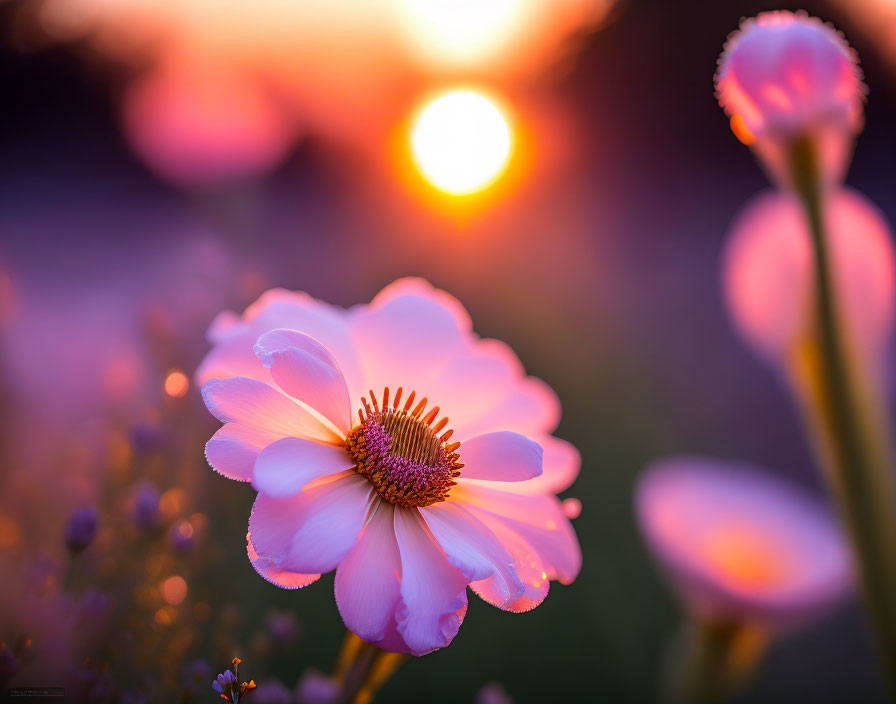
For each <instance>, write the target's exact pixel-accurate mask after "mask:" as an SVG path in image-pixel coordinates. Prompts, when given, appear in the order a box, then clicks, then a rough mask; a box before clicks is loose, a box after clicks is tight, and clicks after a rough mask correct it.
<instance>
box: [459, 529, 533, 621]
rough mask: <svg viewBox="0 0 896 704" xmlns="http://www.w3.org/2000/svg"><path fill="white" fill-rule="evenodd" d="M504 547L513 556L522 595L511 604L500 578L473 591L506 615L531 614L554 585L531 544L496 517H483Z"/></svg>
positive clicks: (485, 581)
mask: <svg viewBox="0 0 896 704" xmlns="http://www.w3.org/2000/svg"><path fill="white" fill-rule="evenodd" d="M483 521H484V522H487V523H488V525H489V527H490V528H491V530H492V531H493V532H494V534H495V535H496V536H497V537H498V539H499V540H500V541H501V544H502V545H503V546H504V547H505V548H506V549H507V551H508V552H509V553H510V554H511V555H512V556H513V568H514V571H515V572H516V573H517V575H518V576H519V578H520V580H521V581H522V585H523V591H522V593H521V594H519V595H518V596H517V597H516V598H515V599H512V600H510V601H508V600H507V599H506V597H505V591H504V589H503V586H502V584H501V582H500V580H499V579H498V576H497V575H492V576H491V577H488V578H487V579H483V580H480V581H478V582H472V583H471V584H470V588H471V589H472V590H473V591H474V592H476V594H477V595H479V597H480V598H481V599H483V600H485V601H487V602H488V603H489V604H491V605H492V606H497V607H498V608H499V609H503V610H504V611H512V612H514V613H521V612H523V611H531V610H532V609H534V608H535V607H536V606H538V605H539V604H540V603H541V602H542V601H544V599H545V597H546V596H547V595H548V590H549V589H550V586H551V582H550V580H549V579H548V575H547V573H546V572H545V571H544V569H543V568H542V561H541V558H540V557H539V556H538V554H537V553H536V552H535V550H534V549H533V548H532V546H531V545H529V543H527V542H526V541H525V540H523V539H522V538H521V537H520V536H519V535H517V534H516V533H515V532H514V531H512V530H510V529H509V528H507V527H506V526H505V525H504V524H503V523H501V521H500V520H498V519H497V517H494V516H491V517H490V516H488V515H485V516H483Z"/></svg>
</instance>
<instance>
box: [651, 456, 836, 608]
mask: <svg viewBox="0 0 896 704" xmlns="http://www.w3.org/2000/svg"><path fill="white" fill-rule="evenodd" d="M636 503H637V512H638V519H639V522H640V524H641V529H642V531H643V532H644V534H645V536H646V538H647V541H648V543H649V545H650V547H651V548H652V550H653V552H654V555H655V556H656V558H657V559H658V561H659V562H660V564H661V565H662V566H663V568H664V569H665V570H666V572H667V573H668V576H669V578H670V580H671V582H672V583H673V584H674V586H675V587H676V588H677V590H678V591H679V592H680V594H681V596H682V599H683V601H684V602H685V604H686V605H687V606H688V607H689V608H691V609H692V610H694V611H695V612H696V613H697V614H698V615H701V616H703V617H706V618H715V619H734V620H736V621H743V620H746V621H750V622H758V623H760V624H763V625H768V626H790V625H794V624H798V623H800V622H802V621H804V620H806V619H808V618H811V617H812V616H815V615H819V614H821V613H823V612H824V611H825V610H827V609H829V608H831V607H833V606H834V605H835V604H836V603H838V602H839V601H840V600H841V599H842V598H843V597H844V596H845V595H846V594H847V593H848V592H849V591H850V588H851V586H852V571H851V562H850V556H849V550H848V548H847V546H846V545H845V543H844V541H843V538H842V536H841V534H840V532H839V529H838V527H837V523H836V521H835V520H834V518H833V516H831V515H830V514H829V513H828V511H827V510H826V509H825V507H824V506H823V505H821V504H820V503H819V502H817V501H816V500H814V499H813V498H812V497H811V496H809V495H808V494H806V493H805V492H803V491H801V490H799V489H797V488H796V487H795V486H791V485H789V484H788V483H786V482H783V481H781V480H779V479H775V478H773V477H772V476H771V475H770V474H769V473H767V472H763V471H762V470H760V469H758V468H756V467H751V466H749V465H746V464H740V463H729V462H721V461H718V460H712V459H705V458H699V457H676V458H670V459H666V460H663V461H661V462H658V463H656V464H654V465H653V466H651V467H649V468H648V469H647V471H646V472H645V474H644V475H643V476H642V478H641V480H640V482H639V486H638V490H637V498H636Z"/></svg>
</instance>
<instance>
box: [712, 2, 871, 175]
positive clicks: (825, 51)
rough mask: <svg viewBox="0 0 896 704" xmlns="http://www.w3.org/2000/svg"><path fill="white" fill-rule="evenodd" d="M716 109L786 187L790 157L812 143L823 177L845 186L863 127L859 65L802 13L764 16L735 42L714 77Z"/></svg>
mask: <svg viewBox="0 0 896 704" xmlns="http://www.w3.org/2000/svg"><path fill="white" fill-rule="evenodd" d="M716 90H717V94H718V98H719V103H720V104H721V106H722V107H723V108H724V109H725V112H726V113H728V115H730V116H731V118H732V128H733V129H734V131H735V133H736V134H737V135H738V136H739V137H740V138H741V139H742V140H743V141H745V142H747V143H752V144H753V147H754V149H755V150H756V151H757V153H758V154H759V156H760V157H761V158H762V160H763V161H764V162H765V165H766V167H767V168H768V169H769V171H770V172H771V174H772V176H773V178H775V180H777V181H778V182H780V183H783V184H788V183H789V181H790V179H789V175H788V171H789V167H788V164H787V158H788V155H787V150H788V149H789V147H790V145H791V143H792V142H793V140H794V139H796V138H799V137H809V138H811V139H812V140H813V143H814V144H815V147H816V149H817V150H818V158H819V161H820V168H821V170H822V176H823V177H824V178H825V180H826V181H829V182H835V181H838V180H840V179H841V178H842V176H843V174H844V172H845V170H846V166H847V163H848V161H849V157H850V154H851V152H852V140H853V137H854V135H855V134H856V133H857V132H858V131H859V130H860V129H861V126H862V102H863V99H864V95H865V86H864V84H863V83H862V76H861V72H860V70H859V67H858V59H857V57H856V55H855V52H853V51H852V50H851V49H850V47H849V45H848V44H847V42H846V40H845V39H844V38H843V36H842V35H841V34H840V33H839V32H837V31H836V30H835V29H834V28H833V27H831V26H830V25H826V24H824V23H823V22H822V21H821V20H819V19H818V18H815V17H809V16H808V15H807V14H805V13H803V12H796V13H794V12H788V11H784V10H780V11H774V12H763V13H761V14H760V15H758V16H757V17H755V18H752V19H748V20H745V21H744V22H743V23H742V24H741V26H740V29H739V30H738V31H736V32H734V33H732V34H731V36H730V37H729V39H728V42H727V43H726V44H725V49H724V51H723V52H722V55H721V57H720V58H719V70H718V73H717V74H716Z"/></svg>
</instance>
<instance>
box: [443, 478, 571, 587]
mask: <svg viewBox="0 0 896 704" xmlns="http://www.w3.org/2000/svg"><path fill="white" fill-rule="evenodd" d="M452 499H453V500H455V501H457V502H459V503H460V504H461V505H463V506H464V508H467V509H469V510H470V511H472V512H473V514H474V515H475V516H476V517H477V518H479V519H480V520H482V521H483V522H484V523H485V524H486V525H488V526H489V527H491V526H492V523H493V522H494V521H497V522H500V523H501V524H502V525H504V526H505V527H507V528H509V529H510V530H512V531H513V532H515V533H517V534H518V535H519V536H520V537H521V538H522V539H523V540H525V541H526V542H527V543H528V544H529V545H530V546H531V547H532V549H533V550H534V551H535V552H536V553H537V555H538V557H539V561H540V564H541V567H542V570H543V571H544V572H545V573H546V574H547V576H548V578H549V579H556V580H559V581H560V582H562V583H564V584H569V583H570V582H572V581H573V580H574V579H575V578H576V577H577V576H578V574H579V570H580V569H581V567H582V552H581V549H580V548H579V542H578V540H577V539H576V535H575V532H574V531H573V529H572V526H571V525H570V523H569V520H568V519H567V518H566V516H565V515H564V514H563V509H562V507H561V506H560V502H559V501H558V500H557V499H556V497H554V496H532V495H527V494H519V493H513V492H507V491H500V490H496V489H493V488H491V487H489V486H484V485H482V484H479V483H478V482H477V481H476V480H464V479H463V478H461V479H460V480H459V481H458V485H457V486H456V487H454V489H453V490H452Z"/></svg>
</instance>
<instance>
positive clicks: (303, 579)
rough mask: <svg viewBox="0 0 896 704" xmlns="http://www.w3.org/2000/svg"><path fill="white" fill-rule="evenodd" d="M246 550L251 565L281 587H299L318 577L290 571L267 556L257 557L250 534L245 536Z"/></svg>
mask: <svg viewBox="0 0 896 704" xmlns="http://www.w3.org/2000/svg"><path fill="white" fill-rule="evenodd" d="M246 551H247V552H248V554H249V562H251V563H252V567H254V568H255V571H256V572H258V574H259V575H261V576H262V577H263V578H264V579H266V580H267V581H268V582H270V583H271V584H274V585H276V586H278V587H280V588H281V589H301V588H302V587H307V586H308V585H309V584H311V583H313V582H316V581H317V580H318V579H320V575H319V574H301V573H299V572H290V571H289V570H286V569H283V568H281V567H278V566H277V563H276V562H275V561H274V560H272V559H270V558H267V557H259V556H258V553H257V552H256V551H255V546H254V545H253V544H252V538H251V536H249V535H247V536H246Z"/></svg>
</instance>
